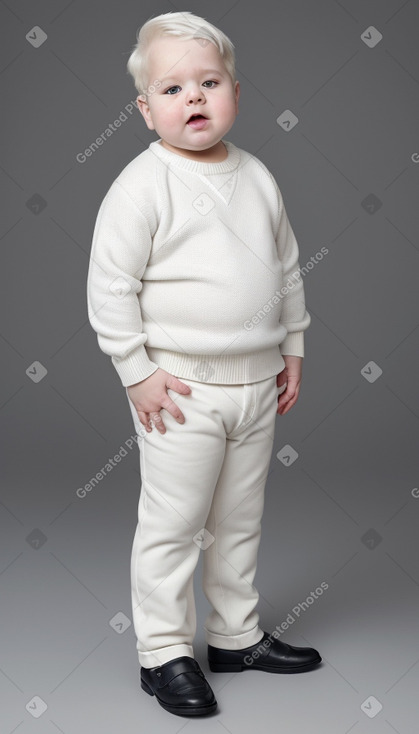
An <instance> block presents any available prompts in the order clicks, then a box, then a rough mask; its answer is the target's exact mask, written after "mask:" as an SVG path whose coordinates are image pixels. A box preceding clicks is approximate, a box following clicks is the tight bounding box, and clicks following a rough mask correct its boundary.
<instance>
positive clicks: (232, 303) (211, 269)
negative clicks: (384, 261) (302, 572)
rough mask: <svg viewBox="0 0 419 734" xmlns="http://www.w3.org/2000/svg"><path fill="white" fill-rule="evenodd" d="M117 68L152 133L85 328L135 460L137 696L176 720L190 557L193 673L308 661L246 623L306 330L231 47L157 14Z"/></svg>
mask: <svg viewBox="0 0 419 734" xmlns="http://www.w3.org/2000/svg"><path fill="white" fill-rule="evenodd" d="M128 70H129V72H130V73H131V74H132V76H133V78H134V83H135V86H136V89H137V91H138V92H139V96H138V98H137V104H138V107H139V110H140V112H141V114H142V115H143V117H144V119H145V122H146V124H147V127H148V128H149V129H150V130H156V132H157V134H158V135H159V136H160V137H159V139H158V140H156V141H154V142H152V143H150V145H149V147H148V148H147V149H146V150H145V151H143V152H142V153H140V154H139V155H138V156H137V157H135V158H134V159H133V160H132V161H131V162H130V163H128V165H126V166H125V168H124V169H123V170H122V171H121V173H120V174H119V175H118V176H117V178H116V180H115V181H114V182H113V184H112V185H111V187H110V188H109V190H108V192H107V194H106V196H105V198H104V199H103V201H102V204H101V206H100V209H99V212H98V215H97V219H96V224H95V229H94V234H93V243H92V252H91V259H90V264H89V274H88V283H87V293H88V310H89V320H90V323H91V325H92V327H93V329H95V331H96V332H97V334H98V343H99V346H100V348H101V349H102V351H103V352H105V354H108V355H110V356H111V358H112V363H113V365H114V367H115V369H116V371H117V373H118V375H119V377H120V379H121V382H122V385H123V386H124V387H125V388H126V395H127V399H128V404H129V407H130V410H131V414H132V418H133V422H134V425H135V429H136V433H137V435H138V442H139V448H140V467H141V482H142V483H141V493H140V498H139V504H138V524H137V528H136V532H135V537H134V542H133V548H132V559H131V581H132V606H133V620H134V628H135V633H136V636H137V651H138V659H139V663H140V665H141V686H142V688H143V690H145V691H146V692H147V693H149V694H150V695H155V696H156V697H157V700H158V702H159V704H160V705H161V706H163V708H165V709H166V710H167V711H169V712H171V713H174V714H177V715H183V716H194V715H199V714H209V713H211V712H213V711H215V709H216V707H217V702H216V700H215V697H214V693H213V691H212V689H211V687H210V685H209V683H208V681H207V680H206V678H205V676H204V674H203V672H202V670H201V668H200V666H199V664H198V662H197V661H196V660H195V658H194V651H193V640H194V637H195V632H196V609H195V600H194V593H193V574H194V569H195V567H196V564H197V561H198V556H199V552H200V549H202V551H203V589H204V592H205V595H206V597H207V599H208V601H209V602H210V604H211V606H212V610H211V612H210V614H209V615H208V617H207V619H206V622H205V634H206V641H207V643H208V661H209V667H210V669H211V671H216V672H227V671H232V672H233V671H237V672H239V671H242V670H246V669H250V668H253V669H255V670H264V671H269V672H272V673H294V672H300V671H303V670H308V669H310V668H312V667H314V666H315V665H317V664H318V663H319V662H320V661H321V657H320V655H319V653H318V652H317V650H314V649H312V648H297V647H292V646H291V645H287V644H286V643H283V642H280V641H279V639H278V634H276V635H274V634H272V635H269V634H268V633H267V632H264V630H263V629H262V628H261V627H259V625H258V621H259V615H258V614H257V612H256V604H257V602H258V598H259V595H258V592H257V591H256V589H255V587H254V586H253V585H252V584H253V579H254V576H255V573H256V562H257V552H258V547H259V541H260V532H261V518H262V512H263V504H264V489H265V483H266V478H267V474H268V469H269V465H270V459H271V453H272V446H273V439H274V429H275V418H276V414H277V413H280V414H281V415H284V414H285V413H287V412H288V411H289V410H290V408H291V407H292V406H293V405H294V404H295V402H296V401H297V399H298V394H299V390H300V384H301V372H302V361H303V356H304V342H303V337H304V334H303V332H304V330H305V329H307V327H308V326H309V324H310V320H311V319H310V316H309V314H308V313H307V311H306V308H305V298H304V288H303V283H302V280H301V275H300V273H299V262H298V257H299V251H298V245H297V242H296V239H295V236H294V233H293V230H292V228H291V225H290V223H289V220H288V218H287V214H286V211H285V207H284V202H283V199H282V196H281V193H280V190H279V188H278V186H277V184H276V182H275V179H274V177H273V176H272V174H271V173H270V172H269V170H268V169H267V168H266V166H265V165H264V164H263V163H262V162H261V161H260V160H259V159H258V158H256V157H255V156H253V155H251V154H250V153H247V152H246V151H244V150H243V149H241V148H237V147H236V146H235V145H234V144H233V143H232V142H231V141H229V140H226V139H225V135H226V134H227V132H228V131H229V130H230V128H231V127H232V125H233V123H234V121H235V118H236V116H237V114H238V100H239V93H240V89H239V82H238V81H235V60H234V46H233V44H232V43H231V41H230V40H229V39H228V38H227V36H225V34H224V33H222V31H220V30H219V29H217V28H215V27H214V26H213V25H211V24H210V23H208V22H207V21H206V20H204V19H203V18H200V17H197V16H195V15H193V14H192V13H189V12H179V13H167V14H165V15H160V16H158V17H156V18H152V19H150V20H148V21H147V23H145V24H144V25H143V26H142V28H141V30H140V33H139V36H138V43H137V45H136V47H135V48H134V50H133V52H132V54H131V56H130V58H129V62H128ZM278 396H280V397H279V402H278Z"/></svg>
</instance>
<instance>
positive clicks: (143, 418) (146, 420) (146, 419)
mask: <svg viewBox="0 0 419 734" xmlns="http://www.w3.org/2000/svg"><path fill="white" fill-rule="evenodd" d="M137 413H138V417H139V419H140V422H141V423H142V425H143V426H144V428H145V429H146V431H148V433H150V431H151V425H150V416H149V413H144V411H143V410H138V411H137Z"/></svg>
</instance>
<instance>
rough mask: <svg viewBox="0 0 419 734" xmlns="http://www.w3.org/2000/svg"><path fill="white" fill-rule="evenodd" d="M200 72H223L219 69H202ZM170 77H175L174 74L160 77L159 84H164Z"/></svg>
mask: <svg viewBox="0 0 419 734" xmlns="http://www.w3.org/2000/svg"><path fill="white" fill-rule="evenodd" d="M202 74H218V76H223V72H222V71H220V69H203V71H202ZM170 79H176V76H175V75H172V76H165V77H164V79H160V82H161V84H164V83H165V82H167V81H169V80H170Z"/></svg>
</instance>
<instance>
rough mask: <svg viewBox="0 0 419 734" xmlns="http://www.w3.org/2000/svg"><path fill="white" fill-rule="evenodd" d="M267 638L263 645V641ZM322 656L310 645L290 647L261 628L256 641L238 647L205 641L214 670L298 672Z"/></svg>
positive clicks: (317, 661) (318, 661)
mask: <svg viewBox="0 0 419 734" xmlns="http://www.w3.org/2000/svg"><path fill="white" fill-rule="evenodd" d="M264 640H267V643H266V645H264V644H263V642H264ZM321 661H322V659H321V657H320V655H319V653H318V652H317V650H315V649H314V648H313V647H293V646H292V645H288V644H287V643H286V642H280V641H279V640H278V639H275V638H274V637H271V640H269V633H268V632H265V633H264V635H263V637H262V639H261V640H260V642H257V643H256V644H255V645H251V647H245V648H242V649H241V650H222V649H221V648H218V647H213V646H212V645H208V663H209V667H210V670H212V671H213V672H214V673H238V672H240V671H241V670H252V668H253V670H266V671H267V672H269V673H302V672H304V671H305V670H311V669H312V668H315V667H316V666H317V665H318V664H319V663H321Z"/></svg>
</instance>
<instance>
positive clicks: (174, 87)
mask: <svg viewBox="0 0 419 734" xmlns="http://www.w3.org/2000/svg"><path fill="white" fill-rule="evenodd" d="M178 86H179V84H175V85H174V86H173V87H169V89H166V91H165V94H167V93H168V92H170V90H171V89H176V87H178Z"/></svg>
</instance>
